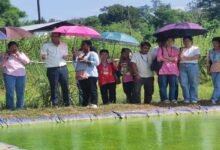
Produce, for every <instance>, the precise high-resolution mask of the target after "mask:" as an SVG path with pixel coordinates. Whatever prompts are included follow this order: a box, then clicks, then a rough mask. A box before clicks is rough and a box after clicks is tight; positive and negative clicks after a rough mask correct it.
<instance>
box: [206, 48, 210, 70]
mask: <svg viewBox="0 0 220 150" xmlns="http://www.w3.org/2000/svg"><path fill="white" fill-rule="evenodd" d="M206 60H207V62H206V64H207V73H208V74H210V69H211V63H210V62H211V60H210V52H209V53H208V54H207V56H206Z"/></svg>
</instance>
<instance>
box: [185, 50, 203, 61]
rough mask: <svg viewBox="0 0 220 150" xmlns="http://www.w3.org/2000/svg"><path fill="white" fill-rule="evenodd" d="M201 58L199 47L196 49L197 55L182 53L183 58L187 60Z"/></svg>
mask: <svg viewBox="0 0 220 150" xmlns="http://www.w3.org/2000/svg"><path fill="white" fill-rule="evenodd" d="M199 58H200V50H199V48H197V49H196V50H195V55H194V56H188V57H187V56H184V55H183V54H182V55H181V60H185V61H187V60H188V61H193V60H199Z"/></svg>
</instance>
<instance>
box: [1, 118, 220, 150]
mask: <svg viewBox="0 0 220 150" xmlns="http://www.w3.org/2000/svg"><path fill="white" fill-rule="evenodd" d="M0 142H5V143H8V144H12V145H16V146H18V147H21V148H24V149H30V150H31V149H34V150H35V149H36V150H50V149H51V150H71V149H76V150H78V149H80V150H87V149H95V150H104V149H109V150H143V149H148V150H197V149H198V150H217V149H220V114H217V115H216V114H215V115H214V114H212V115H210V114H209V115H205V114H204V115H185V116H171V117H168V116H167V117H152V118H135V119H133V118H132V119H131V118H129V119H127V120H115V119H104V120H97V121H77V122H71V123H65V124H40V125H31V126H22V127H10V128H2V129H0Z"/></svg>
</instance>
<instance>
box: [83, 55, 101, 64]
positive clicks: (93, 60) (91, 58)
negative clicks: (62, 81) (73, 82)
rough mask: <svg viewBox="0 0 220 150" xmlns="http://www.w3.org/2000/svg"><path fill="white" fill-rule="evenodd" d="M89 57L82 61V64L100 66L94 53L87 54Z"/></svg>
mask: <svg viewBox="0 0 220 150" xmlns="http://www.w3.org/2000/svg"><path fill="white" fill-rule="evenodd" d="M88 55H89V56H88V57H87V58H86V59H84V60H83V62H85V63H87V64H89V65H93V66H98V65H99V64H100V60H99V56H98V54H96V53H95V52H92V53H89V54H88Z"/></svg>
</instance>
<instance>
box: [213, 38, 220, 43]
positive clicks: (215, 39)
mask: <svg viewBox="0 0 220 150" xmlns="http://www.w3.org/2000/svg"><path fill="white" fill-rule="evenodd" d="M212 42H218V43H220V37H214V38H213V39H212Z"/></svg>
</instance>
